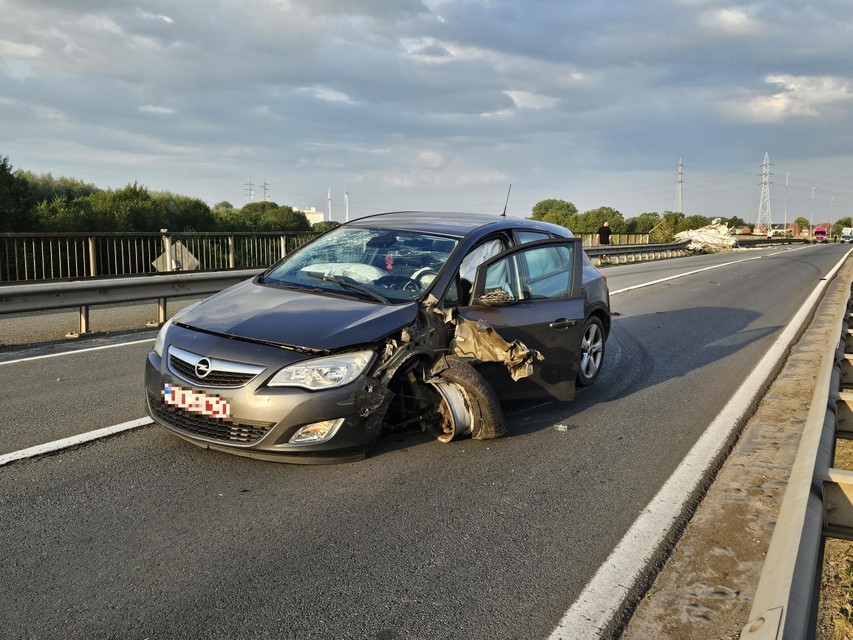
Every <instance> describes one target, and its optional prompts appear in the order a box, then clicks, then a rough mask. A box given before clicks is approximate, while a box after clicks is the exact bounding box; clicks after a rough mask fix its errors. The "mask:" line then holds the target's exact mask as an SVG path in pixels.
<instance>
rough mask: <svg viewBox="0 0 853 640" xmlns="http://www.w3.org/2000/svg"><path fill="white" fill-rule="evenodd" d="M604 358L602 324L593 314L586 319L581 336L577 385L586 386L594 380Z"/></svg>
mask: <svg viewBox="0 0 853 640" xmlns="http://www.w3.org/2000/svg"><path fill="white" fill-rule="evenodd" d="M603 360H604V325H602V324H601V320H599V319H598V318H597V317H595V316H590V317H589V318H587V319H586V322H585V323H584V325H583V337H582V338H581V357H580V361H579V362H578V385H579V386H581V387H586V386H588V385H591V384H592V383H593V382H595V379H596V378H597V377H598V373H599V372H600V371H601V363H602V361H603Z"/></svg>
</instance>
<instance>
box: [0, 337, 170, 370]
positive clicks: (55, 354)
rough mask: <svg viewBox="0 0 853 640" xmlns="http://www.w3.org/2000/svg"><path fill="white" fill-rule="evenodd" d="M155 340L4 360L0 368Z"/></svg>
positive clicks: (134, 341)
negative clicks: (5, 365)
mask: <svg viewBox="0 0 853 640" xmlns="http://www.w3.org/2000/svg"><path fill="white" fill-rule="evenodd" d="M154 340H155V338H146V339H145V340H133V341H132V342H121V343H119V344H105V345H101V346H100V347H88V348H85V349H74V350H73V351H63V352H61V353H47V354H45V355H42V356H28V357H26V358H18V359H17V360H6V361H5V362H0V366H3V365H4V364H17V363H18V362H29V361H30V360H42V359H44V358H58V357H59V356H70V355H75V354H78V353H85V352H87V351H100V350H102V349H115V348H116V347H128V346H130V345H134V344H142V343H143V342H154Z"/></svg>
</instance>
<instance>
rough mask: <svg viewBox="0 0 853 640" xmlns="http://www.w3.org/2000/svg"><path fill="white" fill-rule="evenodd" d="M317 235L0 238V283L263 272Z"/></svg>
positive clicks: (48, 235)
mask: <svg viewBox="0 0 853 640" xmlns="http://www.w3.org/2000/svg"><path fill="white" fill-rule="evenodd" d="M316 235H317V233H315V232H310V231H306V232H278V233H260V232H257V233H256V232H210V233H196V232H180V233H170V232H168V231H165V230H164V231H163V232H161V233H129V232H128V233H0V282H8V283H12V282H32V281H42V280H59V279H81V278H95V277H103V276H114V275H121V276H126V275H145V274H151V273H162V272H172V271H224V270H226V269H248V268H263V267H266V266H267V265H270V264H272V263H273V262H275V261H276V260H278V259H279V258H281V257H283V256H284V255H285V254H286V253H289V252H290V251H293V250H294V249H295V248H296V247H298V246H300V245H301V244H304V243H305V242H306V241H308V240H309V239H311V238H313V237H314V236H316Z"/></svg>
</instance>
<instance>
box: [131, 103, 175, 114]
mask: <svg viewBox="0 0 853 640" xmlns="http://www.w3.org/2000/svg"><path fill="white" fill-rule="evenodd" d="M139 110H140V111H141V112H142V113H154V114H157V115H172V114H173V113H175V110H174V109H170V108H169V107H157V106H154V105H152V104H146V105H144V106H141V107H139Z"/></svg>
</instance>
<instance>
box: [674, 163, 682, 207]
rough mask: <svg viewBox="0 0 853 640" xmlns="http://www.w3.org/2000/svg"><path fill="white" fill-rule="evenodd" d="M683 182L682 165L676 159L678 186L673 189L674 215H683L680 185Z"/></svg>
mask: <svg viewBox="0 0 853 640" xmlns="http://www.w3.org/2000/svg"><path fill="white" fill-rule="evenodd" d="M683 181H684V165H683V164H682V163H681V158H679V159H678V186H676V187H675V213H684V201H683V199H682V195H681V183H682V182H683Z"/></svg>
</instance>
